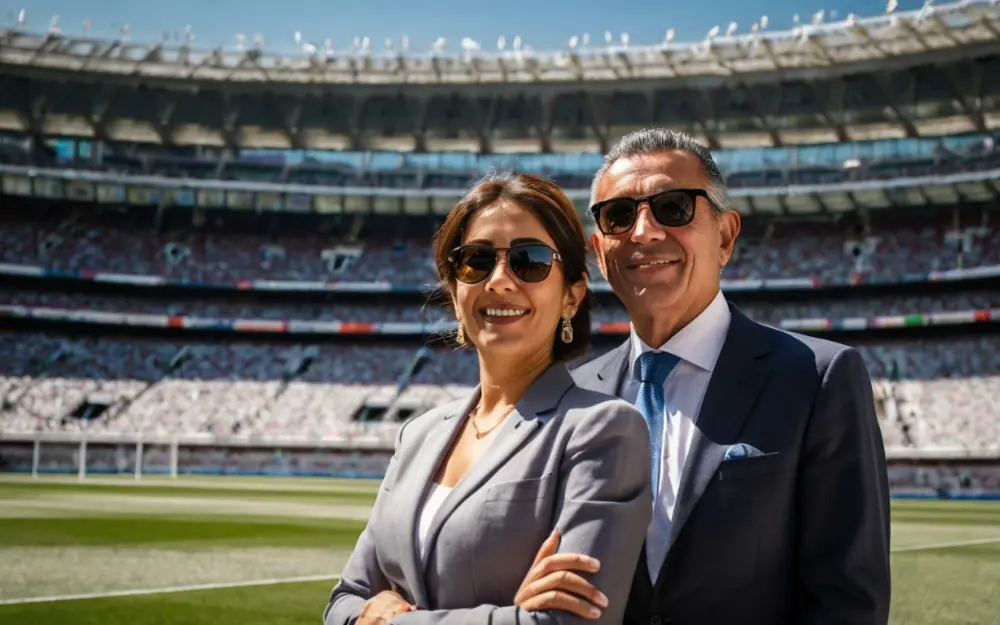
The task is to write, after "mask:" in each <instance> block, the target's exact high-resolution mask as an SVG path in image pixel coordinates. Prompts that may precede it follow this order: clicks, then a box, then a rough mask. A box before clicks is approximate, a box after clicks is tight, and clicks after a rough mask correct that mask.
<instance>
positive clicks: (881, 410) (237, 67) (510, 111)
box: [0, 1, 1000, 489]
mask: <svg viewBox="0 0 1000 625" xmlns="http://www.w3.org/2000/svg"><path fill="white" fill-rule="evenodd" d="M933 11H934V15H935V16H936V18H937V19H934V20H931V19H928V15H927V14H920V13H919V12H913V13H904V14H898V15H895V16H892V17H888V18H874V19H871V20H855V21H853V22H850V23H848V22H841V23H837V24H822V25H813V26H812V27H801V28H799V29H798V30H796V31H795V32H792V33H771V34H760V33H757V34H754V35H746V36H742V37H727V38H720V39H718V40H716V41H714V42H712V45H713V46H714V48H713V54H708V55H706V54H701V53H698V52H697V51H695V50H693V49H692V47H691V46H690V45H687V44H684V45H673V44H671V45H666V44H665V45H664V46H661V47H654V48H642V47H634V48H630V49H627V50H592V51H578V52H576V53H574V54H569V53H567V54H562V53H559V54H554V55H548V56H546V55H538V56H535V57H533V58H532V59H530V61H531V62H530V63H528V62H524V60H523V59H521V60H520V61H519V60H518V59H517V58H515V57H513V56H510V55H505V54H496V55H489V54H487V55H485V56H481V57H477V63H475V64H470V63H471V62H469V61H468V59H465V58H462V57H448V56H447V55H445V56H444V57H442V58H439V59H438V61H439V62H438V63H436V64H428V63H426V62H425V61H426V60H425V59H420V58H413V59H409V60H408V61H407V62H406V63H404V64H403V66H402V69H399V68H397V69H398V71H401V72H403V75H400V74H395V75H392V78H390V79H387V78H386V76H387V75H388V74H387V73H386V72H389V71H390V70H389V69H387V68H388V66H387V65H385V64H383V60H382V59H377V60H374V61H372V62H371V63H368V64H367V65H362V64H360V61H359V60H358V59H354V58H349V57H337V56H333V57H329V58H324V59H322V62H318V61H317V59H312V60H311V61H303V60H302V59H299V60H295V59H292V60H289V59H274V58H268V57H267V56H266V55H262V54H256V55H247V54H243V55H242V56H236V57H231V56H227V55H222V56H216V57H213V56H212V55H201V56H199V55H198V54H197V53H196V51H191V50H188V51H186V52H185V53H184V54H185V55H186V56H185V57H184V58H187V59H188V60H187V61H186V63H187V65H185V61H183V60H182V57H181V56H180V51H178V50H175V49H171V48H169V47H167V46H160V45H157V46H153V47H152V48H149V47H146V46H139V47H136V45H134V44H130V43H125V42H115V43H114V45H112V43H111V42H101V41H78V40H75V39H73V38H70V37H66V36H64V35H49V36H47V37H45V36H36V35H32V34H30V33H24V32H20V31H3V32H0V180H2V189H0V353H2V354H4V355H5V356H6V357H4V358H0V439H4V440H14V439H12V438H11V437H15V438H16V437H19V436H20V437H21V438H17V440H18V441H22V442H24V441H31V440H32V437H36V438H37V437H39V436H42V435H59V436H63V435H65V436H69V437H70V439H66V440H75V439H73V438H72V437H73V436H78V435H79V436H82V435H84V434H86V435H87V436H103V435H106V436H112V437H114V436H134V437H139V438H140V439H141V438H142V437H154V438H155V437H168V438H169V437H174V438H175V439H176V438H177V437H184V438H185V440H196V441H208V442H211V441H218V444H219V445H221V446H224V445H229V444H231V442H232V441H243V443H245V444H249V443H247V441H250V442H253V444H254V445H268V444H274V445H279V444H285V443H288V442H289V441H297V442H299V443H308V442H310V441H314V442H320V441H322V442H340V443H345V444H347V445H348V448H349V449H351V448H352V447H350V446H351V445H357V446H362V445H367V444H373V445H375V446H376V447H378V448H379V449H383V450H384V449H385V448H386V447H387V446H388V445H390V444H391V441H392V437H393V433H394V431H395V430H396V428H397V427H398V424H399V423H400V422H401V421H403V420H405V419H406V418H408V417H409V416H411V415H412V414H414V413H415V412H419V411H422V410H425V409H427V408H429V407H431V406H433V405H436V404H438V403H440V402H442V401H445V400H447V399H450V398H453V397H457V396H460V395H462V394H464V393H467V392H468V390H469V387H470V386H471V385H472V384H474V383H475V382H476V379H475V377H476V366H475V357H474V355H473V354H471V353H469V352H464V351H456V350H454V349H451V348H449V347H447V346H445V343H444V342H442V341H441V340H440V333H441V332H443V331H447V330H448V329H449V328H450V327H451V324H452V321H453V320H452V318H451V317H450V315H449V313H448V311H447V310H446V309H444V308H441V307H440V306H438V305H436V304H430V303H428V301H427V296H428V293H429V292H430V290H431V289H432V285H433V282H434V280H435V277H434V269H433V264H432V262H431V259H430V235H431V234H432V233H433V232H434V230H435V228H436V227H437V226H438V225H439V224H440V223H441V221H442V219H443V216H444V215H445V214H447V212H448V211H449V210H450V209H451V207H452V206H453V205H454V203H455V201H456V200H457V198H458V197H460V196H461V194H462V190H463V189H464V188H466V187H467V186H468V185H469V184H470V183H472V182H473V181H474V180H476V179H477V178H478V177H479V176H481V175H483V174H485V173H487V172H489V171H491V170H492V169H495V168H501V169H505V168H517V169H521V170H526V171H532V172H535V173H540V174H542V175H546V176H548V177H550V178H552V179H553V180H556V181H557V182H559V183H560V184H561V185H563V186H564V187H565V188H566V189H567V193H568V194H569V195H570V197H571V199H572V200H573V201H574V203H575V204H576V205H577V207H578V208H579V209H580V210H581V213H582V214H585V211H586V206H587V204H588V200H589V191H588V185H589V184H590V179H591V176H592V173H593V171H594V170H595V169H596V168H597V167H598V166H599V165H600V162H601V156H600V154H601V152H602V151H604V150H606V148H607V146H608V145H609V144H610V143H611V142H613V141H614V140H615V138H617V137H618V136H620V135H621V134H623V133H624V132H627V131H628V130H630V129H632V128H635V127H639V126H643V125H651V124H656V125H666V126H670V127H674V128H679V129H685V130H688V131H691V132H692V133H694V134H696V135H697V136H699V137H700V138H701V139H703V140H704V141H705V143H706V144H707V145H710V146H711V147H712V149H713V151H714V153H715V154H716V157H717V160H718V162H719V164H720V167H721V168H722V169H723V171H724V173H725V175H726V178H727V181H728V185H729V187H730V189H731V194H732V202H733V207H734V208H735V209H736V210H738V211H740V213H741V215H742V217H743V224H744V225H743V234H742V236H741V238H740V242H739V244H738V247H737V253H736V255H735V256H734V258H733V259H732V261H731V262H730V264H729V265H728V266H727V267H726V270H725V272H724V274H723V280H724V290H725V291H726V293H727V296H728V297H729V298H730V299H731V300H732V301H734V302H736V303H737V304H738V305H739V306H740V307H741V308H742V309H743V310H744V311H746V312H747V313H748V314H749V315H750V316H752V317H754V318H756V319H758V320H761V321H763V322H765V323H769V324H772V325H775V326H778V327H782V328H784V329H788V330H795V331H802V332H808V333H811V334H816V335H817V336H830V337H831V338H834V339H836V340H842V341H844V342H848V343H850V344H852V345H855V346H857V347H858V349H860V350H861V352H862V354H863V356H864V358H865V361H866V363H867V365H868V368H869V370H870V372H871V374H872V378H873V390H874V394H875V398H876V408H877V412H878V414H879V418H880V423H881V426H882V431H883V435H884V439H885V442H886V445H887V448H888V449H889V451H890V457H891V458H892V459H893V462H901V463H903V464H899V465H896V464H894V465H893V468H892V471H893V473H892V479H893V483H894V485H895V486H896V487H898V488H900V489H905V488H923V487H933V488H937V487H938V486H939V485H940V484H943V483H949V484H950V483H952V482H962V481H963V477H962V475H963V474H962V473H961V471H959V470H957V469H956V472H954V473H953V474H949V473H947V470H936V471H935V472H932V473H928V472H926V471H924V469H922V468H921V467H920V466H916V465H912V466H911V465H909V464H906V462H910V461H912V462H918V461H920V459H927V458H929V459H932V460H933V462H935V463H940V462H948V461H950V460H952V459H954V458H969V457H971V458H978V459H986V460H988V461H990V462H995V461H996V460H997V459H998V458H1000V444H998V442H997V441H1000V332H998V331H997V330H998V327H1000V326H998V324H997V323H996V321H998V320H1000V226H998V223H1000V221H998V218H1000V212H998V210H997V209H998V207H1000V145H998V140H1000V79H998V77H1000V41H998V40H997V38H996V32H997V30H996V29H997V28H1000V7H998V6H997V5H996V3H995V2H994V3H990V2H979V1H972V2H968V1H966V2H960V3H957V4H954V5H946V6H939V7H934V8H933ZM914 33H916V34H914ZM918 35H919V36H918ZM45 41H48V43H45ZM874 42H879V45H875V43H874ZM806 44H808V45H806ZM763 50H766V51H767V52H766V53H761V51H763ZM650 52H653V54H650ZM130 55H131V56H130ZM889 56H891V57H892V60H891V62H890V60H889V58H888V57H889ZM81 59H86V60H87V63H88V64H87V69H86V70H85V71H71V70H72V68H74V67H75V65H73V63H77V62H79V61H80V60H81ZM122 61H128V62H127V64H128V65H129V66H130V67H132V68H133V71H132V73H131V74H129V75H128V76H121V75H119V72H120V65H119V64H120V63H121V62H122ZM299 61H303V62H299ZM116 63H119V64H116ZM268 64H271V65H268ZM254 66H257V67H261V66H268V67H271V69H272V70H273V71H272V72H271V80H272V81H274V82H275V83H276V84H277V83H281V84H282V85H283V86H284V87H287V88H283V89H281V90H277V91H275V90H271V89H270V88H269V86H268V85H266V84H259V86H260V91H259V92H248V91H246V90H241V91H238V92H237V91H234V90H232V89H230V87H229V86H228V85H229V84H230V83H229V82H227V80H235V79H241V80H244V81H246V83H247V84H257V81H259V80H261V78H260V75H259V74H258V73H254V72H253V71H249V72H248V71H247V67H254ZM434 67H437V68H438V71H439V72H441V73H440V74H439V75H437V76H436V77H434V74H433V72H434V71H435V70H434V69H433V68H434ZM531 68H533V69H531ZM567 68H575V69H567ZM475 72H479V75H478V76H477V77H476V79H475V80H473V78H472V77H473V75H474V73H475ZM567 72H569V73H567ZM608 72H611V73H610V74H609V73H608ZM749 73H753V75H754V76H755V77H756V78H754V80H744V79H743V77H744V75H745V74H749ZM684 75H687V76H694V77H696V78H697V79H698V81H699V83H698V84H699V85H702V86H701V87H700V88H699V89H697V90H695V89H691V88H688V87H686V86H685V85H684V83H683V81H681V80H680V79H679V78H678V77H679V76H684ZM347 76H350V78H346V77H347ZM109 77H110V78H113V80H110V82H108V80H109ZM300 79H309V80H312V81H320V82H323V81H327V82H328V83H329V85H328V86H329V94H328V95H327V96H325V97H324V98H319V97H317V96H315V95H314V94H313V93H312V92H311V91H309V90H308V89H304V88H303V89H299V88H298V87H296V86H295V83H296V81H298V80H300ZM404 79H406V80H414V81H418V82H419V81H423V82H428V84H429V85H430V86H429V87H428V89H427V90H425V91H423V92H420V93H423V94H424V95H419V94H418V93H417V91H416V90H413V91H412V92H411V91H410V90H407V89H406V88H405V86H404V87H401V86H400V84H401V83H400V82H399V81H402V80H404ZM185 81H193V82H192V83H191V84H194V83H197V84H198V85H199V88H198V90H197V93H193V92H192V90H190V89H186V88H184V87H183V85H184V84H188V83H186V82H185ZM283 81H284V82H283ZM352 81H353V82H352ZM366 81H367V82H370V83H371V84H368V85H366V88H365V90H364V93H365V94H366V95H357V93H360V92H356V90H354V91H352V86H353V85H356V84H357V83H362V82H366ZM469 82H477V83H478V84H477V86H476V87H475V88H473V87H471V86H470V85H468V84H466V83H469ZM105 84H110V85H111V86H110V87H107V88H104V85H105ZM178 84H180V85H182V86H181V88H177V85H178ZM538 85H541V87H539V86H538ZM609 85H610V86H609ZM12 93H19V94H21V97H20V98H14V97H12V96H11V95H10V94H12ZM70 93H72V94H73V96H74V97H66V96H67V94H70ZM33 103H35V105H33ZM38 103H44V104H45V106H41V105H40V104H38ZM419 111H426V112H427V114H426V115H425V116H424V117H423V118H421V117H420V115H419ZM470 111H472V112H471V113H470ZM584 219H585V222H587V223H588V227H590V225H589V218H587V217H586V216H585V215H584ZM592 278H593V290H594V292H595V308H594V320H593V321H594V330H595V331H594V344H593V346H592V348H591V354H590V356H594V355H597V354H599V353H601V352H602V351H603V350H606V349H608V348H609V347H610V346H611V345H613V344H615V343H616V342H617V341H620V340H621V339H622V338H623V337H624V333H625V332H627V330H628V326H627V316H626V315H625V313H624V310H623V309H622V307H621V305H620V304H619V303H618V302H617V300H616V299H615V298H614V296H613V294H611V293H610V291H609V288H608V285H607V283H606V282H604V281H603V280H602V279H601V277H600V275H599V273H598V272H597V271H596V267H595V268H594V270H593V271H592ZM426 346H430V347H432V348H433V349H427V347H426ZM60 440H63V439H60ZM165 440H166V439H165ZM226 441H229V442H226ZM11 444H13V443H11ZM358 448H360V447H358ZM12 449H13V451H12ZM67 449H68V448H67ZM164 449H165V448H158V450H157V451H156V452H155V453H153V454H152V456H151V457H153V458H159V460H155V462H158V463H159V464H160V465H162V464H163V462H164V460H163V458H165V457H166V456H165V454H166V455H169V454H168V452H167V451H164ZM206 449H208V448H206ZM218 449H220V448H212V450H211V451H205V454H206V455H205V459H204V461H203V463H202V468H204V467H214V466H217V465H218V466H222V465H221V464H218V463H217V462H216V461H218V462H219V463H222V464H224V462H223V460H219V459H220V458H223V459H224V457H225V454H223V453H222V452H220V451H218ZM255 449H257V448H255ZM106 452H107V450H105V451H103V452H101V453H102V454H105V456H102V458H104V460H101V462H103V463H105V464H107V465H108V466H111V465H112V464H114V462H113V458H112V457H111V456H109V455H107V453H106ZM3 453H5V454H7V456H8V457H11V456H10V454H12V453H13V454H14V455H15V456H17V455H18V454H20V456H18V457H22V458H24V457H26V458H29V459H30V457H31V453H30V451H27V452H26V451H25V450H24V449H23V448H16V449H14V448H9V447H4V448H3ZM108 453H110V452H108ZM184 453H187V452H184ZM246 453H247V454H249V455H246V456H245V457H246V458H250V460H248V462H250V463H251V464H253V463H254V462H257V460H255V459H256V458H257V457H258V456H257V455H254V454H258V455H259V454H263V453H264V452H259V450H258V451H249V452H246ZM64 455H65V457H66V458H70V457H71V453H70V452H69V451H67V452H66V454H64ZM265 455H266V454H265ZM182 456H183V454H182ZM183 457H184V458H187V459H186V460H181V461H176V458H175V459H174V460H175V462H174V466H175V468H176V466H177V464H178V463H179V464H180V465H181V466H189V467H192V466H195V465H197V462H195V461H194V460H191V457H189V456H183ZM119 460H120V459H119ZM60 462H62V464H59V463H57V464H59V466H60V467H65V466H66V465H67V462H68V461H66V462H63V461H60ZM323 462H328V459H327V460H323ZM345 462H347V461H346V460H345ZM350 462H363V463H367V464H364V466H365V467H366V468H365V471H371V470H372V467H375V468H376V469H377V467H378V466H379V465H378V462H379V460H377V459H376V460H371V459H369V460H364V461H360V460H358V461H355V460H351V461H350ZM185 463H187V464H185ZM29 464H30V463H29ZM19 466H21V465H19ZM351 466H354V465H351ZM942 466H943V465H942ZM991 466H992V465H991ZM935 467H938V468H940V467H939V465H935ZM206 470H207V469H206ZM977 471H978V472H977V473H975V476H976V477H975V480H974V481H975V483H976V484H977V485H986V486H987V487H990V488H997V487H998V486H1000V482H997V480H998V479H1000V478H998V477H997V475H1000V474H997V475H994V474H992V473H990V470H988V469H984V470H978V469H977ZM965 482H969V483H971V482H970V481H969V479H965Z"/></svg>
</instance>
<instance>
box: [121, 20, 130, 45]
mask: <svg viewBox="0 0 1000 625" xmlns="http://www.w3.org/2000/svg"><path fill="white" fill-rule="evenodd" d="M131 35H132V27H131V26H129V25H128V24H125V25H124V26H122V29H121V37H122V41H128V40H129V39H130V38H131Z"/></svg>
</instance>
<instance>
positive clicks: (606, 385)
mask: <svg viewBox="0 0 1000 625" xmlns="http://www.w3.org/2000/svg"><path fill="white" fill-rule="evenodd" d="M631 349H632V345H631V344H630V343H629V341H625V342H624V343H622V344H621V345H619V346H618V347H616V348H615V349H613V350H611V351H610V352H608V353H607V354H605V356H604V360H603V362H599V363H595V364H596V365H597V366H598V367H599V369H598V371H597V383H596V384H593V385H592V386H591V389H592V390H595V391H597V392H599V393H604V394H605V395H611V396H612V397H615V396H617V395H618V388H619V387H620V386H621V380H622V376H623V375H624V373H625V370H626V369H627V368H628V356H629V353H630V352H631Z"/></svg>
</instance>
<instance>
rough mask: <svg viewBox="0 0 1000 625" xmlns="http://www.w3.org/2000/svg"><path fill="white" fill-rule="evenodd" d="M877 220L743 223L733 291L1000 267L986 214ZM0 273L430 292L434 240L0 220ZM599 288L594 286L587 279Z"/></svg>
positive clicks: (998, 241)
mask: <svg viewBox="0 0 1000 625" xmlns="http://www.w3.org/2000/svg"><path fill="white" fill-rule="evenodd" d="M960 215H961V217H960V218H959V217H958V216H956V215H955V214H947V213H944V214H942V213H934V214H932V215H928V216H925V217H919V216H913V215H911V216H910V217H908V218H906V219H903V220H900V219H899V218H898V216H887V217H872V219H871V223H870V224H869V225H867V226H865V227H861V226H858V225H855V226H852V227H848V226H845V225H836V224H833V223H815V224H809V223H805V222H802V221H796V222H777V221H767V222H762V221H752V220H746V222H745V225H744V231H743V233H742V234H741V236H740V239H739V243H738V245H737V248H736V252H735V255H734V257H733V258H732V259H731V260H730V262H729V264H728V265H727V266H726V268H725V272H724V274H723V277H724V278H725V279H728V280H743V279H787V278H818V279H820V280H821V281H823V282H827V283H845V282H849V281H857V280H859V279H860V280H876V281H877V280H887V281H898V280H900V279H902V278H906V277H917V278H924V279H926V276H927V274H928V273H929V272H931V271H943V270H949V269H956V268H968V267H978V266H987V265H1000V228H998V227H996V224H995V223H990V222H989V214H988V213H981V212H977V211H968V212H963V213H961V214H960ZM0 262H3V263H15V264H28V265H35V266H42V267H46V268H49V269H54V270H59V271H66V272H80V271H91V272H111V273H128V274H142V275H162V276H166V277H168V278H171V279H174V280H187V281H195V282H206V283H219V282H224V283H232V282H235V281H238V280H255V279H256V280H292V281H296V280H297V281H318V280H328V281H337V280H339V281H385V282H391V283H394V284H415V285H425V284H430V283H433V282H434V281H435V280H436V278H435V272H434V267H433V261H432V254H431V242H430V240H429V238H419V239H418V238H409V239H402V240H386V239H383V240H363V241H356V242H344V241H338V240H334V239H332V238H331V237H325V236H322V235H318V234H313V235H303V236H295V237H291V236H286V237H268V236H264V235H251V234H236V233H227V234H222V233H220V232H219V231H218V230H214V231H210V230H196V229H193V228H189V229H187V230H184V231H181V232H156V231H153V230H152V229H150V228H139V227H137V226H135V224H132V223H131V222H130V218H129V217H128V216H126V215H122V214H119V213H103V214H102V213H87V212H79V213H76V214H74V215H72V216H70V217H66V216H65V215H60V216H58V217H51V218H49V219H48V220H44V219H36V218H31V219H23V218H20V217H15V216H14V215H12V214H8V215H4V216H0ZM592 278H593V279H594V280H601V277H600V274H599V272H597V271H596V270H594V271H592Z"/></svg>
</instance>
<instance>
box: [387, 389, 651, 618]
mask: <svg viewBox="0 0 1000 625" xmlns="http://www.w3.org/2000/svg"><path fill="white" fill-rule="evenodd" d="M589 410H590V411H591V412H590V414H588V415H587V416H586V417H584V418H582V419H580V422H579V423H578V424H577V425H576V426H575V429H574V433H573V435H572V436H571V437H570V441H569V443H568V445H567V448H566V449H565V450H564V457H563V460H562V463H561V480H560V485H559V489H560V492H561V495H562V497H561V498H560V501H561V504H560V506H559V509H558V510H557V511H556V513H555V516H556V523H555V526H556V527H558V528H559V531H560V534H561V536H562V539H561V542H560V545H559V552H560V553H582V554H586V555H590V556H593V557H595V558H597V559H598V560H599V561H600V562H601V570H600V571H598V572H597V573H595V574H593V575H592V576H591V579H590V581H591V583H593V584H594V585H595V586H597V587H598V588H600V589H601V590H602V591H603V592H604V593H605V594H606V595H607V597H608V601H609V606H608V608H607V609H606V610H604V612H603V614H602V616H601V618H600V619H598V620H585V619H582V618H579V617H577V616H575V615H573V614H570V613H568V612H562V611H540V612H528V611H525V610H522V609H521V608H519V607H517V606H513V605H510V606H493V605H481V606H477V607H474V608H469V609H459V610H422V611H415V612H407V613H404V614H400V615H398V616H396V617H395V618H393V619H392V623H393V625H484V624H485V625H535V624H550V625H584V624H587V625H590V624H594V623H596V624H598V625H620V624H621V622H622V618H623V617H624V614H625V602H626V601H627V599H628V594H629V590H630V588H631V585H632V576H633V575H634V573H635V566H636V562H638V560H639V551H640V550H641V549H642V543H643V540H644V539H645V537H646V528H647V526H648V525H649V521H650V517H651V515H652V495H651V493H650V489H649V433H648V430H647V428H646V424H645V422H644V421H643V419H642V416H641V415H640V414H639V412H638V411H637V410H636V409H635V408H634V407H633V406H632V405H630V404H628V403H627V402H624V401H621V400H611V401H608V402H606V403H604V404H601V405H599V406H598V407H595V408H591V409H589ZM524 573H525V575H526V574H527V573H528V572H527V571H525V572H524Z"/></svg>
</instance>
